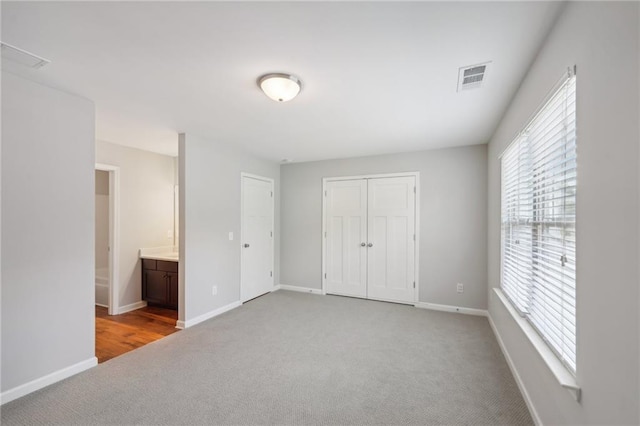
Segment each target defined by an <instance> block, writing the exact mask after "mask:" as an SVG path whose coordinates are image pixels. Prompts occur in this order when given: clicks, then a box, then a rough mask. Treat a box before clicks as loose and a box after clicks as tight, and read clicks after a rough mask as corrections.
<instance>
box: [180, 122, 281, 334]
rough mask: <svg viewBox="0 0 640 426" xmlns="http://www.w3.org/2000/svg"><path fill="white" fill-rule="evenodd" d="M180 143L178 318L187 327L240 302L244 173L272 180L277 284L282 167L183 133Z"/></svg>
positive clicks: (229, 147)
mask: <svg viewBox="0 0 640 426" xmlns="http://www.w3.org/2000/svg"><path fill="white" fill-rule="evenodd" d="M179 145H180V155H179V157H180V158H179V162H180V165H179V167H178V169H179V175H180V201H181V202H180V215H179V216H180V263H181V273H180V279H181V292H183V294H181V296H180V299H181V300H180V304H181V317H180V318H179V320H180V321H184V322H186V323H188V322H189V321H191V320H194V319H195V318H198V317H202V316H207V315H209V314H211V313H212V312H214V311H216V310H217V309H220V308H224V307H225V306H229V305H231V304H233V303H238V302H239V301H240V250H241V243H242V241H241V240H240V223H241V220H240V183H241V181H240V173H242V172H246V173H252V174H256V175H260V176H264V177H268V178H271V179H273V180H274V185H275V228H276V229H275V230H274V236H275V244H274V245H275V253H274V255H275V271H274V279H275V281H274V282H276V283H277V282H278V281H277V280H278V276H279V252H280V241H279V237H278V236H279V234H280V229H279V226H280V208H279V206H280V201H279V198H280V165H279V164H278V163H276V162H271V161H266V160H263V159H260V158H257V157H254V156H252V155H249V154H247V153H245V152H243V151H241V150H239V149H237V148H235V147H233V146H228V145H226V144H223V143H217V142H215V141H211V140H207V139H204V138H201V137H199V136H196V135H194V134H181V135H180V142H179ZM229 232H233V234H234V239H233V241H229ZM182 283H183V284H182ZM214 285H216V286H217V287H218V293H217V295H216V296H213V295H212V286H214ZM183 286H184V287H183ZM182 287H183V288H182ZM183 303H184V306H183V305H182V304H183ZM182 308H184V309H182ZM183 315H184V317H183Z"/></svg>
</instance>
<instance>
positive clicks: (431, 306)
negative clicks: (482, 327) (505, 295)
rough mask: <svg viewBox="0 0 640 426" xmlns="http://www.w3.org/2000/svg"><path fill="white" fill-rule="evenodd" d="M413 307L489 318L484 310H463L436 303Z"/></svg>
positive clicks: (419, 303)
mask: <svg viewBox="0 0 640 426" xmlns="http://www.w3.org/2000/svg"><path fill="white" fill-rule="evenodd" d="M415 307H416V308H421V309H431V310H432V311H442V312H457V313H459V314H466V315H477V316H480V317H487V316H489V313H488V312H487V311H486V310H484V309H473V308H463V307H460V306H451V305H438V304H437V303H427V302H417V303H416V304H415Z"/></svg>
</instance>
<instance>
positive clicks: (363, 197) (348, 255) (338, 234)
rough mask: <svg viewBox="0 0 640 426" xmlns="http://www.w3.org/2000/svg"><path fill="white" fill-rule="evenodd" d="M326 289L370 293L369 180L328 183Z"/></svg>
mask: <svg viewBox="0 0 640 426" xmlns="http://www.w3.org/2000/svg"><path fill="white" fill-rule="evenodd" d="M325 189H326V191H327V195H326V205H325V209H326V210H325V211H326V218H325V220H326V231H327V238H326V260H325V262H326V265H325V266H326V269H325V270H326V274H327V276H326V280H325V282H326V291H327V293H331V294H339V295H344V296H354V297H367V247H366V243H367V181H366V180H365V179H357V180H343V181H335V182H328V183H327V185H326V188H325Z"/></svg>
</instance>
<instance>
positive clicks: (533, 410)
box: [487, 315, 542, 426]
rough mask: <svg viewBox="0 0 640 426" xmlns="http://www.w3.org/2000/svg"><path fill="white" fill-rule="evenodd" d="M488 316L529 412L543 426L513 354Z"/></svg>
mask: <svg viewBox="0 0 640 426" xmlns="http://www.w3.org/2000/svg"><path fill="white" fill-rule="evenodd" d="M487 318H489V324H490V325H491V329H492V330H493V334H494V335H495V336H496V340H497V341H498V345H499V346H500V349H501V350H502V354H503V355H504V358H505V359H506V360H507V365H508V366H509V369H510V370H511V374H513V378H514V379H515V380H516V384H517V385H518V389H520V393H521V394H522V398H523V399H524V402H525V403H526V404H527V407H528V408H529V413H531V418H532V419H533V422H534V423H535V424H536V425H537V426H541V425H542V421H541V420H540V416H538V412H537V411H536V408H535V407H534V405H533V402H532V401H531V398H530V397H529V392H527V388H525V387H524V383H522V379H521V378H520V375H519V374H518V370H516V366H515V365H514V363H513V361H512V360H511V356H510V355H509V352H508V351H507V347H506V346H505V345H504V342H503V341H502V337H501V336H500V333H498V329H497V328H496V325H495V323H494V322H493V319H492V318H491V315H487Z"/></svg>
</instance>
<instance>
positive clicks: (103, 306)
mask: <svg viewBox="0 0 640 426" xmlns="http://www.w3.org/2000/svg"><path fill="white" fill-rule="evenodd" d="M96 306H100V307H101V308H107V309H108V308H109V305H103V304H102V303H97V302H96Z"/></svg>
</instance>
